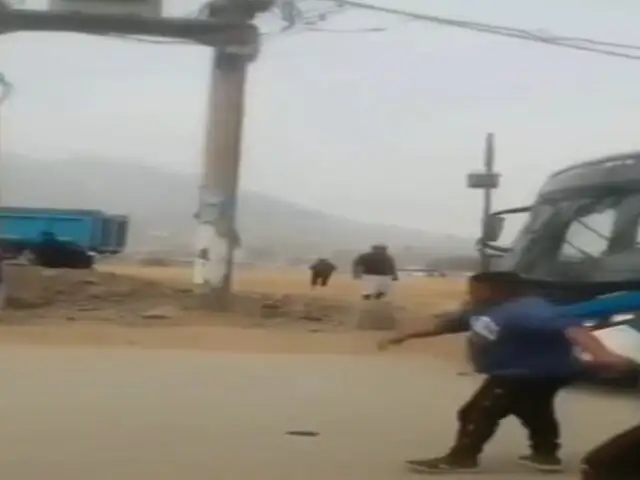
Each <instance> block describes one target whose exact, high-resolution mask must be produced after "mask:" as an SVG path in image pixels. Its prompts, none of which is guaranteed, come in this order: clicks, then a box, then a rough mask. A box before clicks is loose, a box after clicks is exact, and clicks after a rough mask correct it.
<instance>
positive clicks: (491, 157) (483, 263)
mask: <svg viewBox="0 0 640 480" xmlns="http://www.w3.org/2000/svg"><path fill="white" fill-rule="evenodd" d="M494 163H495V147H494V134H493V133H488V134H487V137H486V139H485V144H484V173H485V174H486V175H487V177H491V176H492V175H493V174H494V173H495V172H494ZM493 188H494V187H489V186H486V187H485V188H484V189H483V190H484V192H483V193H484V198H483V202H482V230H481V232H482V233H483V235H484V229H485V225H486V224H487V221H488V219H489V216H490V215H491V210H492V199H493ZM490 268H491V258H490V257H489V255H487V251H486V249H485V248H484V247H481V248H480V269H481V271H485V270H489V269H490Z"/></svg>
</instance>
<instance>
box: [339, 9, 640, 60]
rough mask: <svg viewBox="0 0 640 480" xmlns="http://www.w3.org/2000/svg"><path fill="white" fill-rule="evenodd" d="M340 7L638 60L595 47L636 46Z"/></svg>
mask: <svg viewBox="0 0 640 480" xmlns="http://www.w3.org/2000/svg"><path fill="white" fill-rule="evenodd" d="M339 2H340V4H342V5H345V6H349V7H353V8H358V9H362V10H370V11H376V12H381V13H387V14H390V15H396V16H401V17H405V18H410V19H413V20H422V21H426V22H429V23H433V24H437V25H445V26H450V27H455V28H462V29H465V30H472V31H476V32H479V33H487V34H491V35H498V36H502V37H508V38H515V39H518V40H524V41H528V42H535V43H544V44H546V45H551V46H555V47H561V48H569V49H572V50H579V51H584V52H590V53H596V54H599V55H605V56H610V57H618V58H625V59H628V60H640V54H633V53H627V52H619V51H615V50H609V49H606V48H598V47H611V48H618V49H627V50H640V46H639V45H629V44H623V43H615V42H606V41H600V40H595V39H591V38H577V37H576V38H572V37H560V36H553V35H544V34H541V33H539V32H538V33H537V32H536V31H533V30H526V29H519V28H514V27H509V26H503V25H492V24H488V23H481V22H470V21H465V20H458V19H454V18H446V17H439V16H435V15H426V14H420V13H415V12H409V11H406V10H399V9H395V8H388V7H380V6H377V5H371V4H369V3H363V2H359V1H353V0H339Z"/></svg>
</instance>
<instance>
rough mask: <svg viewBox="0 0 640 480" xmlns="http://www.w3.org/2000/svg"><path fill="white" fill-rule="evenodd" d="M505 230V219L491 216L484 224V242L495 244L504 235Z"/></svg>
mask: <svg viewBox="0 0 640 480" xmlns="http://www.w3.org/2000/svg"><path fill="white" fill-rule="evenodd" d="M503 228H504V217H502V216H498V215H489V216H488V217H487V219H486V220H485V222H484V226H483V228H482V241H483V242H495V241H497V240H498V239H499V238H500V235H502V230H503Z"/></svg>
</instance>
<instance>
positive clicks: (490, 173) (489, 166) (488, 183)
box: [467, 133, 500, 271]
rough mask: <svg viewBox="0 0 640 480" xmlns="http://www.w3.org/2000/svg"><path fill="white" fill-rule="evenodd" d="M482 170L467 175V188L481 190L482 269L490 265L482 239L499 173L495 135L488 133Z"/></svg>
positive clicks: (488, 267) (479, 248)
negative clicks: (496, 170)
mask: <svg viewBox="0 0 640 480" xmlns="http://www.w3.org/2000/svg"><path fill="white" fill-rule="evenodd" d="M483 163H484V170H483V171H479V172H471V173H469V174H468V175H467V188H471V189H476V190H482V191H483V202H482V215H481V222H482V223H481V230H480V241H479V242H478V254H479V255H480V269H481V270H482V271H485V270H489V269H490V267H491V258H490V256H489V255H488V254H487V251H486V249H485V248H484V244H483V241H482V240H483V239H484V237H485V233H486V232H485V229H486V225H487V223H488V219H489V216H490V215H491V210H492V205H491V204H492V197H493V191H494V190H495V189H496V188H498V186H499V183H500V174H499V173H496V172H495V170H494V167H495V135H494V134H493V133H488V134H487V136H486V138H485V143H484V162H483Z"/></svg>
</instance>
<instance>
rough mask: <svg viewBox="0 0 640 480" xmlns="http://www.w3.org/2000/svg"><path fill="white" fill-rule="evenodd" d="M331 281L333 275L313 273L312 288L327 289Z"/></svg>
mask: <svg viewBox="0 0 640 480" xmlns="http://www.w3.org/2000/svg"><path fill="white" fill-rule="evenodd" d="M330 279H331V274H330V273H326V272H311V286H312V287H317V286H321V287H326V286H327V285H328V284H329V280H330Z"/></svg>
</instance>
